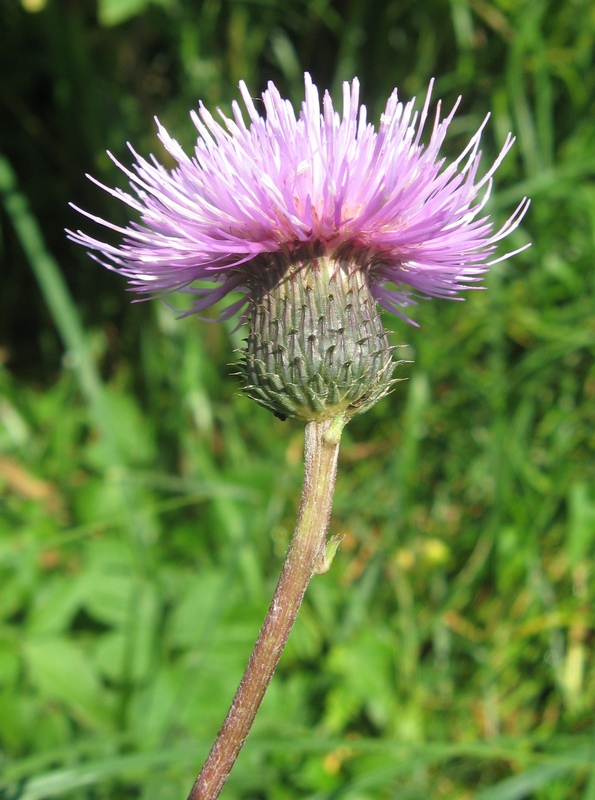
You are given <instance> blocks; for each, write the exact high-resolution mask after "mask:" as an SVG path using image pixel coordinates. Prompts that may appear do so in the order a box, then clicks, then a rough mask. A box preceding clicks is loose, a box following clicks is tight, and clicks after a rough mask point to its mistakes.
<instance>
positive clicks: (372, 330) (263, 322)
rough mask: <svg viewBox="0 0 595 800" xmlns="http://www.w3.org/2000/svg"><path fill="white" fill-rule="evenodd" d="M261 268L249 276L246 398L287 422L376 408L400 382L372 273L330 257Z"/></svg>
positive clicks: (266, 263)
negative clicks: (373, 290) (369, 276)
mask: <svg viewBox="0 0 595 800" xmlns="http://www.w3.org/2000/svg"><path fill="white" fill-rule="evenodd" d="M262 262H263V263H262V269H258V267H257V265H255V264H254V262H253V263H252V264H251V268H250V272H249V274H247V275H246V281H247V283H248V286H249V293H250V310H249V312H248V314H247V319H248V324H249V334H248V339H247V343H246V348H245V350H244V351H243V356H244V361H243V363H242V365H241V366H242V372H243V375H244V377H245V379H246V381H247V385H246V386H245V391H246V393H247V394H248V395H250V397H252V398H253V399H254V400H256V402H257V403H260V405H262V406H264V407H265V408H268V409H269V410H270V411H273V412H274V413H275V414H276V415H277V416H279V417H281V418H285V417H294V418H296V419H300V420H303V421H305V422H310V421H314V420H323V419H329V418H333V417H336V416H337V415H339V414H345V415H346V416H347V417H351V416H353V415H354V414H358V413H361V412H363V411H366V410H367V409H368V408H370V407H371V406H373V405H374V404H375V403H376V402H377V401H378V400H380V398H381V397H383V396H384V395H385V394H386V393H387V392H388V391H389V389H390V388H391V386H392V385H393V383H395V380H394V379H393V377H392V374H393V370H394V367H395V366H396V362H395V361H394V360H393V357H392V354H393V349H394V348H393V347H392V346H391V345H390V344H389V342H388V337H387V334H386V331H385V330H384V327H383V325H382V320H381V318H380V314H379V311H378V308H377V306H376V302H375V300H374V298H373V297H372V295H371V293H370V289H369V287H368V282H367V270H366V269H364V268H363V267H361V266H359V265H357V264H355V263H353V261H350V260H349V259H338V258H331V257H329V256H327V255H317V256H312V257H308V258H305V259H302V260H296V259H295V258H291V259H290V257H289V256H287V255H282V254H278V255H270V256H267V257H266V258H265V257H263V258H262Z"/></svg>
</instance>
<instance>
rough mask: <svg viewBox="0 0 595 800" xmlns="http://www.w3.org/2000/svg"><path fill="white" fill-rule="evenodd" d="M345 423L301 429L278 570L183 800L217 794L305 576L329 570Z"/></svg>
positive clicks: (289, 625)
mask: <svg viewBox="0 0 595 800" xmlns="http://www.w3.org/2000/svg"><path fill="white" fill-rule="evenodd" d="M346 421H347V418H346V417H345V415H343V414H342V415H340V416H339V417H337V418H335V419H332V420H323V421H321V422H309V423H308V424H307V425H306V436H305V448H304V460H305V468H304V485H303V489H302V499H301V503H300V510H299V514H298V519H297V524H296V528H295V532H294V534H293V538H292V540H291V544H290V546H289V551H288V553H287V558H286V559H285V564H284V565H283V571H282V572H281V577H280V578H279V583H278V584H277V589H276V590H275V595H274V597H273V600H272V602H271V605H270V606H269V610H268V612H267V615H266V617H265V620H264V624H263V626H262V629H261V631H260V635H259V637H258V641H257V642H256V645H255V646H254V650H253V651H252V655H251V656H250V660H249V661H248V665H247V667H246V670H245V672H244V675H243V677H242V680H241V683H240V685H239V687H238V690H237V692H236V695H235V697H234V699H233V702H232V704H231V708H230V709H229V712H228V714H227V717H226V718H225V721H224V723H223V726H222V728H221V730H220V731H219V733H218V735H217V738H216V740H215V743H214V745H213V747H212V749H211V752H210V753H209V756H208V758H207V760H206V762H205V765H204V767H203V768H202V770H201V772H200V775H199V776H198V778H197V779H196V782H195V784H194V786H193V787H192V791H191V792H190V794H189V796H188V800H215V798H216V797H218V796H219V793H220V792H221V789H222V788H223V784H224V783H225V781H226V780H227V776H228V775H229V773H230V771H231V768H232V766H233V764H234V762H235V760H236V758H237V757H238V754H239V752H240V750H241V749H242V745H243V744H244V742H245V741H246V737H247V736H248V734H249V732H250V728H251V727H252V723H253V722H254V718H255V716H256V712H257V711H258V708H259V706H260V704H261V702H262V698H263V697H264V694H265V692H266V690H267V687H268V685H269V683H270V681H271V678H272V677H273V673H274V672H275V669H276V667H277V664H278V662H279V658H280V657H281V653H282V652H283V648H284V646H285V643H286V641H287V638H288V636H289V633H290V631H291V629H292V627H293V623H294V622H295V618H296V616H297V613H298V610H299V607H300V605H301V602H302V599H303V597H304V593H305V591H306V587H307V586H308V583H309V582H310V578H311V577H312V575H313V574H314V573H315V572H324V571H326V569H327V568H328V563H327V558H326V546H327V542H326V532H327V528H328V523H329V518H330V513H331V505H332V500H333V491H334V487H335V476H336V473H337V457H338V453H339V442H340V439H341V432H342V430H343V426H344V425H345V423H346ZM334 550H336V546H335V548H334ZM334 550H333V548H332V546H331V547H330V548H329V552H334Z"/></svg>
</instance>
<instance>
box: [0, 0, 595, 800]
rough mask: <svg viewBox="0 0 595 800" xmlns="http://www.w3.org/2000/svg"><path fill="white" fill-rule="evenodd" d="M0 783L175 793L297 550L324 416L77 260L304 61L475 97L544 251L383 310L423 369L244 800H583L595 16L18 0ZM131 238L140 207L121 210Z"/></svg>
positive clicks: (294, 665)
mask: <svg viewBox="0 0 595 800" xmlns="http://www.w3.org/2000/svg"><path fill="white" fill-rule="evenodd" d="M0 12H1V14H2V20H1V24H0V65H1V69H0V105H1V115H2V116H1V118H2V126H1V129H0V154H1V160H0V190H1V192H2V210H1V211H0V234H1V239H0V252H1V258H2V290H1V292H0V342H1V349H0V508H1V511H2V513H1V515H0V776H1V777H0V795H1V796H2V798H3V800H9V798H10V800H17V798H18V799H19V800H38V799H40V798H49V797H72V798H85V799H86V798H93V800H103V799H104V798H105V800H107V798H110V800H115V799H119V798H122V799H124V798H142V800H161V799H162V798H163V800H171V799H172V798H176V797H180V798H181V797H185V796H186V794H187V791H188V789H189V787H190V785H191V782H192V780H193V777H194V775H195V773H196V771H197V770H198V767H199V766H200V764H201V762H202V759H203V757H204V756H205V755H206V752H207V750H208V747H209V745H210V741H211V739H212V738H213V736H214V734H215V733H216V731H217V729H218V726H219V724H220V722H221V720H222V717H223V715H224V713H225V711H226V709H227V706H228V703H229V701H230V699H231V696H232V694H233V691H234V688H235V685H236V683H237V681H238V679H239V676H240V674H241V671H242V669H243V666H244V663H245V660H246V658H247V655H248V652H249V650H250V648H251V646H252V643H253V640H254V638H255V636H256V633H257V630H258V628H259V625H260V622H261V619H262V617H263V615H264V612H265V609H266V606H267V603H268V599H269V597H270V595H271V593H272V590H273V587H274V583H275V580H276V576H277V572H278V569H279V565H280V562H281V559H282V556H283V553H284V550H285V548H286V545H287V542H288V538H289V536H290V533H291V530H292V526H293V521H294V518H295V513H296V504H297V499H298V496H299V490H300V484H301V448H302V431H301V430H300V429H299V427H298V426H296V425H293V424H291V423H282V422H280V421H279V420H277V419H275V418H273V417H272V416H271V415H269V414H268V413H267V412H265V411H264V410H262V409H260V408H257V407H255V406H254V405H253V404H251V403H250V402H249V401H248V400H247V399H245V398H244V397H242V396H240V395H238V394H237V385H236V384H235V383H234V380H233V379H231V378H230V377H229V372H230V368H229V367H228V364H229V362H230V361H232V360H233V358H234V355H233V350H234V348H237V347H239V346H241V338H242V333H241V331H238V332H234V331H233V327H234V324H233V323H230V324H224V325H212V324H209V323H205V322H201V321H200V320H198V319H196V318H193V317H191V318H188V319H185V320H182V321H176V319H175V315H174V314H173V313H172V312H171V311H170V310H169V309H168V308H165V307H164V306H162V305H160V304H159V303H146V304H140V305H130V304H129V300H130V297H129V295H127V294H126V292H125V287H124V286H123V282H122V281H121V280H119V279H118V278H116V277H115V276H113V275H111V274H109V273H107V272H106V271H104V270H101V269H100V268H99V267H97V266H96V265H94V264H93V263H92V262H90V261H89V260H88V259H87V258H86V257H85V255H84V253H82V252H78V250H77V249H76V248H74V247H73V246H71V245H69V244H68V243H67V242H66V241H65V238H64V234H63V228H64V227H65V226H68V227H73V226H77V225H79V224H80V221H79V219H77V217H76V215H75V212H73V211H72V210H70V209H69V208H68V206H67V202H68V201H69V200H74V201H76V202H77V204H79V205H81V206H83V207H85V208H88V209H92V210H93V211H94V212H95V213H97V214H99V215H101V216H106V217H109V218H112V219H118V215H122V214H123V209H121V208H119V207H117V206H116V204H115V203H114V202H113V201H112V200H111V199H110V198H109V197H107V196H106V195H103V194H102V193H101V192H99V191H98V190H97V189H96V188H95V187H93V185H92V184H90V183H89V182H88V181H87V180H86V179H85V178H84V173H85V172H91V173H92V174H94V175H96V176H97V177H99V178H100V179H102V180H104V181H105V182H106V183H108V184H114V183H118V184H119V185H121V186H123V182H122V181H123V178H122V176H121V175H120V174H119V173H117V171H116V170H115V168H114V167H113V166H112V165H111V162H110V161H109V160H108V159H107V156H106V155H105V149H106V148H110V149H111V150H112V151H113V152H114V153H115V154H116V155H117V156H119V157H121V158H122V159H123V160H124V161H129V158H130V156H129V154H128V153H127V151H126V146H125V142H126V141H127V140H130V141H131V142H133V143H134V146H135V147H136V148H137V149H138V150H139V151H140V152H141V153H145V154H146V153H148V152H155V153H156V154H157V155H158V156H162V153H160V151H159V149H158V143H157V141H156V138H155V127H154V124H153V121H152V117H153V116H154V115H155V114H157V115H158V116H159V118H160V119H161V120H162V121H163V122H164V123H165V124H166V126H167V127H168V128H169V130H170V131H171V132H172V133H173V134H174V135H175V136H176V137H177V138H178V139H179V140H181V141H183V142H184V143H185V144H186V145H188V146H190V145H191V143H192V139H193V128H192V125H191V124H190V121H189V119H188V111H189V109H190V108H192V107H194V106H195V105H196V103H197V100H198V98H202V99H203V100H204V101H205V102H206V103H207V104H208V105H210V106H215V105H218V104H219V105H221V106H222V108H224V109H226V108H229V103H230V101H231V100H232V99H233V98H235V97H237V96H238V92H237V82H238V80H239V79H240V78H244V79H245V80H246V81H247V82H248V84H249V86H250V87H251V89H252V91H253V94H254V95H256V94H257V93H258V92H260V91H262V89H263V88H264V86H265V83H266V81H267V80H268V79H273V80H274V81H275V82H276V83H277V85H278V86H279V87H280V89H281V90H282V92H283V93H284V94H286V95H289V96H290V97H292V98H293V100H294V101H295V102H296V103H299V102H300V98H301V96H302V72H303V70H304V69H308V70H309V71H310V72H311V73H312V75H313V77H314V80H315V82H316V83H317V84H318V85H319V86H328V87H329V88H330V89H332V90H333V91H334V92H337V90H339V89H340V84H341V81H343V80H344V79H348V78H351V77H352V76H353V75H354V74H357V75H359V77H360V79H361V81H362V95H363V97H364V100H365V102H366V104H367V105H368V108H369V110H370V116H371V117H372V118H373V119H374V120H377V119H378V114H379V112H380V110H381V107H382V105H383V103H384V101H385V99H386V97H387V95H388V93H389V92H390V90H391V89H392V88H393V86H395V85H397V86H399V88H400V91H401V95H402V97H403V98H404V99H407V98H409V97H410V96H412V95H414V94H423V93H424V92H425V87H426V85H427V83H428V80H429V78H430V77H431V76H432V75H434V76H435V77H436V79H437V81H436V91H435V96H436V97H442V98H444V102H445V106H446V108H449V107H450V106H451V105H452V103H453V102H454V101H455V98H456V96H457V95H458V94H459V93H461V94H462V95H463V98H464V99H463V104H462V112H461V114H460V115H459V116H458V117H457V121H456V125H453V129H452V131H453V133H452V136H451V137H450V139H449V141H448V143H447V146H446V150H447V155H448V153H456V152H457V151H458V150H460V146H461V143H462V142H464V141H465V138H466V137H468V136H469V134H470V133H471V132H472V131H474V130H475V129H476V128H477V126H478V124H479V122H480V121H481V119H482V118H483V117H484V115H485V114H486V112H487V111H491V113H492V122H491V124H490V126H489V130H488V133H487V134H486V138H485V151H486V159H489V158H491V157H493V155H494V153H495V152H496V150H497V149H498V148H499V146H501V144H502V142H503V140H504V137H505V135H506V133H507V131H508V130H513V131H515V133H516V134H517V136H518V144H517V146H516V147H515V150H514V153H513V154H511V156H509V157H508V159H507V160H506V163H505V165H504V166H503V168H502V169H501V170H500V172H499V175H498V180H499V186H498V187H497V188H496V191H495V195H494V201H493V202H492V205H491V211H492V213H493V214H494V215H495V216H496V218H497V219H500V220H501V221H502V220H503V219H504V218H505V216H506V215H507V213H508V212H510V210H511V208H512V207H513V205H514V204H515V203H516V202H518V200H519V199H520V198H521V197H522V196H523V195H524V194H529V195H531V196H532V198H533V205H532V208H531V211H530V214H529V216H528V217H527V219H526V221H525V223H524V225H523V228H522V229H521V230H519V231H518V232H517V234H515V237H514V238H515V240H514V242H513V246H517V245H521V244H523V243H524V242H525V241H527V240H528V239H531V240H532V241H533V243H534V244H533V247H532V248H531V249H530V250H528V251H526V252H524V253H523V254H522V255H520V256H518V257H516V258H515V259H514V260H513V261H511V262H510V263H503V264H500V265H499V266H498V267H497V268H496V269H495V270H494V271H493V274H492V275H491V276H490V277H489V280H488V284H489V291H487V292H483V293H479V292H478V293H473V295H472V296H469V297H468V299H467V302H466V303H465V304H459V303H450V304H449V303H441V302H438V301H435V302H433V303H424V304H421V305H420V306H419V307H418V308H417V309H415V310H414V316H415V319H416V320H417V321H418V322H419V323H420V327H419V329H415V328H411V327H406V326H405V325H404V324H402V323H401V322H400V321H398V320H396V319H394V318H391V319H387V325H389V326H390V327H392V329H393V330H394V331H395V334H394V341H395V342H407V343H408V349H407V350H405V351H403V352H404V355H405V356H406V357H407V358H411V359H414V361H415V364H414V365H412V364H410V365H408V366H406V367H403V369H402V374H403V376H407V377H409V380H408V381H407V382H405V383H401V384H399V387H398V390H397V391H396V392H395V393H394V394H393V395H392V396H391V397H389V398H388V399H385V400H384V401H383V402H382V403H381V404H380V405H379V406H377V407H376V408H375V409H373V410H372V411H371V412H370V413H368V414H367V415H366V416H363V417H361V418H360V419H355V420H354V421H353V422H352V423H351V424H350V426H349V428H348V430H347V432H346V435H345V441H344V445H343V449H342V456H341V463H340V470H339V480H338V487H337V495H336V501H335V508H334V516H333V521H332V532H333V533H336V534H341V535H344V537H345V539H344V542H343V545H342V547H341V550H340V552H339V555H338V556H337V558H336V560H335V563H334V565H333V569H332V571H331V572H330V573H329V574H327V575H326V576H322V577H319V578H316V579H315V581H314V582H313V584H312V586H311V589H310V590H309V592H308V595H307V599H306V602H305V605H304V607H303V609H302V611H301V614H300V618H299V620H298V624H297V628H296V630H295V631H294V633H293V634H292V637H291V640H290V643H289V646H288V649H287V652H286V653H285V655H284V657H283V659H282V663H281V666H280V669H279V672H278V674H277V675H276V677H275V680H274V682H273V685H272V687H271V690H270V692H269V694H268V696H267V698H266V700H265V703H264V706H263V708H262V712H261V715H260V717H259V719H258V722H257V725H256V728H255V731H254V733H253V735H252V736H251V738H250V739H249V741H248V744H247V746H246V748H245V751H244V753H243V754H242V756H241V758H240V760H239V762H238V764H237V766H236V769H235V771H234V773H233V775H232V778H231V780H230V782H229V785H228V787H227V788H226V789H225V790H224V794H223V795H222V797H225V798H227V799H228V800H232V799H233V798H244V799H245V800H257V799H258V798H263V799H264V798H266V799H267V800H269V799H270V800H285V799H286V798H297V797H299V798H307V799H308V800H331V798H341V800H375V799H377V798H381V799H383V800H384V799H386V800H388V798H399V800H427V798H437V799H439V800H443V799H444V800H447V799H448V800H450V799H452V800H461V799H463V800H465V798H474V800H513V799H514V798H518V799H522V798H536V799H537V800H575V799H576V800H578V799H579V798H580V800H595V770H594V768H593V763H595V728H594V714H593V712H594V708H595V665H594V656H593V641H594V634H593V628H594V616H593V614H594V612H593V607H594V595H595V584H594V579H593V561H594V552H595V489H594V477H595V475H594V473H595V464H594V459H593V449H594V444H595V433H594V430H595V428H594V423H595V367H594V362H593V349H594V344H595V322H594V317H593V296H594V292H593V288H594V287H593V284H594V273H593V259H594V255H595V252H594V251H595V184H594V183H593V175H594V172H595V126H594V124H593V120H594V118H595V113H594V112H595V109H594V107H593V105H594V104H593V97H594V88H595V68H594V64H593V48H594V44H593V43H594V41H595V6H593V4H592V3H591V2H590V0H558V1H557V2H554V1H553V0H550V2H546V0H520V1H519V2H511V0H451V2H446V0H428V1H427V2H424V3H418V2H415V1H414V0H348V2H345V3H343V2H338V0H337V1H336V2H332V1H331V0H295V2H292V3H285V2H282V0H261V1H260V2H257V0H253V1H250V0H243V1H242V0H233V1H232V0H197V2H183V0H153V2H150V0H100V2H99V3H98V5H95V3H93V2H90V0H21V2H17V1H16V0H1V4H0ZM120 221H124V217H120Z"/></svg>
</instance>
